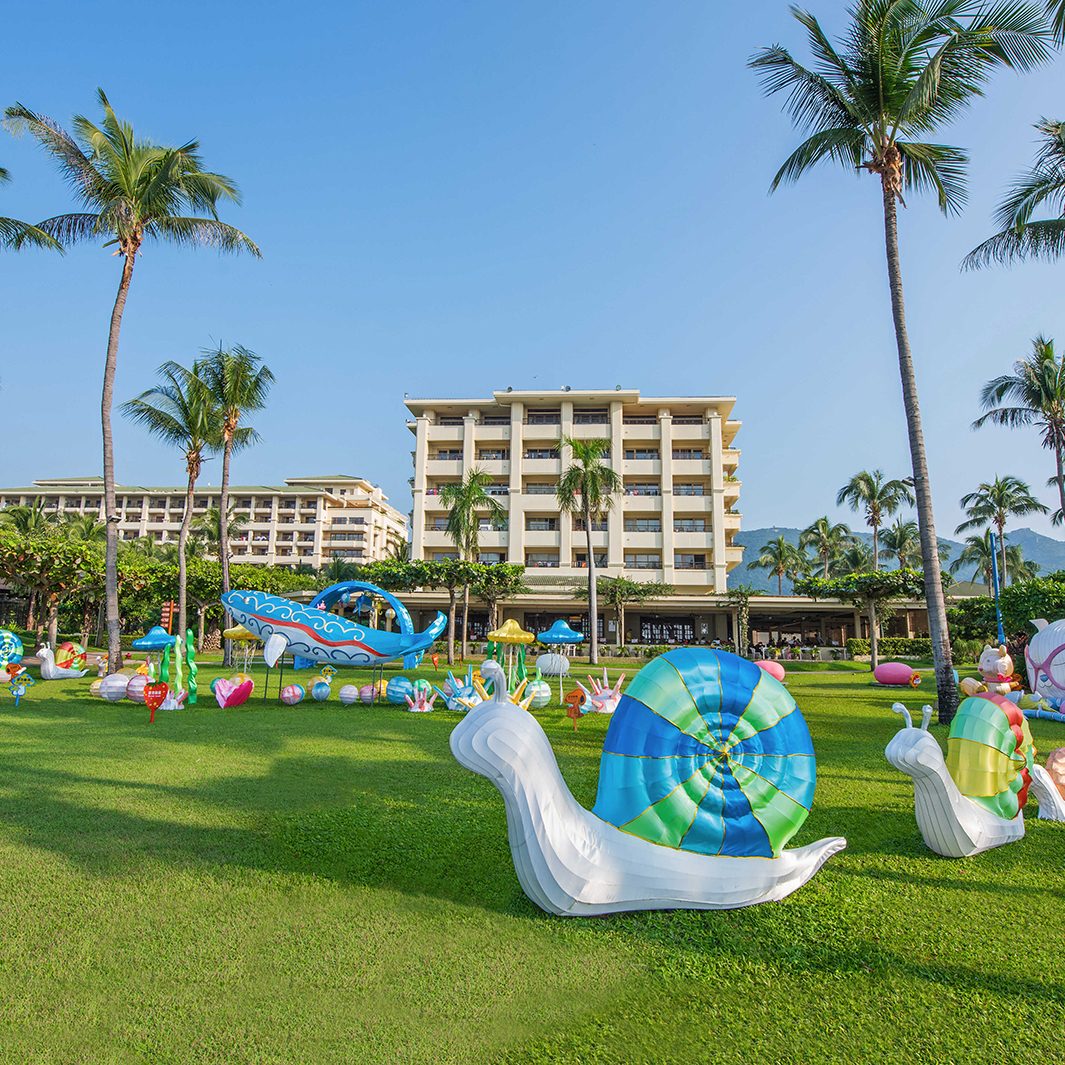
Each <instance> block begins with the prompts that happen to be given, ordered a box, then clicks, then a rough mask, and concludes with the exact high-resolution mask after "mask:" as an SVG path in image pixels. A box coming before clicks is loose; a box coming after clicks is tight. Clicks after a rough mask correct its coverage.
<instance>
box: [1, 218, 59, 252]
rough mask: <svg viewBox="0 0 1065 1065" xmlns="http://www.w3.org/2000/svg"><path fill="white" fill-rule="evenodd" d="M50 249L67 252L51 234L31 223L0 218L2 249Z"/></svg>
mask: <svg viewBox="0 0 1065 1065" xmlns="http://www.w3.org/2000/svg"><path fill="white" fill-rule="evenodd" d="M24 247H33V248H48V249H50V250H51V251H58V252H60V253H63V252H65V250H66V249H65V248H64V247H63V245H62V244H60V243H59V241H57V240H56V239H55V237H53V236H52V235H51V234H50V233H46V232H45V231H44V230H43V229H41V228H39V227H38V226H34V225H31V224H30V223H29V222H20V221H19V220H18V219H17V218H0V248H11V249H12V250H13V251H18V250H19V249H20V248H24Z"/></svg>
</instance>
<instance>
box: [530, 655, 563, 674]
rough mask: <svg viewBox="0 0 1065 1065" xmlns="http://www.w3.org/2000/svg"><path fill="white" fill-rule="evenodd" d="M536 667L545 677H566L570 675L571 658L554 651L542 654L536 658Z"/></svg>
mask: <svg viewBox="0 0 1065 1065" xmlns="http://www.w3.org/2000/svg"><path fill="white" fill-rule="evenodd" d="M536 668H537V669H538V670H539V671H540V672H541V673H542V674H543V675H544V676H545V677H566V676H568V675H569V659H568V658H567V657H566V656H565V655H560V654H555V653H554V652H552V653H551V654H546V655H540V657H539V658H537V659H536Z"/></svg>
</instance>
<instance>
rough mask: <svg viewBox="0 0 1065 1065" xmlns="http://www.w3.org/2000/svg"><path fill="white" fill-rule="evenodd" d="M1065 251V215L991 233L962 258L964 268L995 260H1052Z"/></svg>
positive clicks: (1008, 261)
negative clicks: (1019, 227)
mask: <svg viewBox="0 0 1065 1065" xmlns="http://www.w3.org/2000/svg"><path fill="white" fill-rule="evenodd" d="M1062 255H1065V219H1063V218H1054V219H1047V220H1045V221H1042V222H1029V223H1028V224H1027V225H1026V226H1025V227H1024V228H1023V229H1022V230H1020V231H1018V230H1015V229H1007V230H1005V231H1004V232H1002V233H996V234H995V235H994V236H993V237H988V238H987V240H985V241H984V242H983V243H982V244H978V245H977V246H976V247H975V248H973V250H972V251H971V252H969V254H968V255H966V256H965V258H964V259H962V261H961V265H962V269H963V270H979V269H980V267H982V266H990V265H991V264H992V263H999V264H1000V265H1008V264H1010V263H1015V262H1024V261H1025V260H1026V259H1042V260H1044V261H1046V262H1050V261H1052V260H1054V259H1058V258H1060V257H1061V256H1062Z"/></svg>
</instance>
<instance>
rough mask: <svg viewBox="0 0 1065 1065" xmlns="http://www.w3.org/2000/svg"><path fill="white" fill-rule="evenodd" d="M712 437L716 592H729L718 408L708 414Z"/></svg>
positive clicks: (711, 520) (712, 498)
mask: <svg viewBox="0 0 1065 1065" xmlns="http://www.w3.org/2000/svg"><path fill="white" fill-rule="evenodd" d="M706 421H707V425H708V428H709V437H710V496H711V502H710V507H711V516H710V530H711V535H712V536H713V541H714V547H713V564H714V591H715V592H718V593H723V592H725V591H727V590H728V564H727V561H726V559H725V470H724V462H723V459H724V456H723V455H722V444H721V415H720V414H718V412H717V408H716V407H711V408H710V410H708V411H707V412H706Z"/></svg>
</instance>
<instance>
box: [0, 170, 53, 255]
mask: <svg viewBox="0 0 1065 1065" xmlns="http://www.w3.org/2000/svg"><path fill="white" fill-rule="evenodd" d="M10 180H11V175H10V174H9V173H8V172H7V171H6V170H5V169H4V168H3V167H2V166H0V185H6V184H7V183H8V182H9V181H10ZM25 247H33V248H50V249H51V250H52V251H58V252H61V251H62V250H63V245H62V244H60V243H59V241H58V240H56V239H55V237H53V236H51V235H50V234H48V233H46V232H45V231H44V230H43V229H39V228H38V227H37V226H34V225H30V223H29V222H20V221H19V220H18V219H17V218H2V217H0V248H7V249H9V250H10V251H18V250H19V249H20V248H25Z"/></svg>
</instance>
